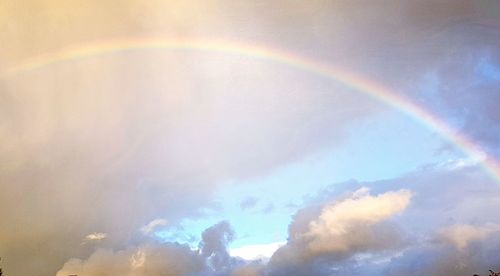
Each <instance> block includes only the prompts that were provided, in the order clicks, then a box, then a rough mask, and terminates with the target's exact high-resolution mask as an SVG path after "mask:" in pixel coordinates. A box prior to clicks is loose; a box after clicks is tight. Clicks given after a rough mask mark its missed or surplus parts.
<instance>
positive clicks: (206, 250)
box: [199, 221, 235, 272]
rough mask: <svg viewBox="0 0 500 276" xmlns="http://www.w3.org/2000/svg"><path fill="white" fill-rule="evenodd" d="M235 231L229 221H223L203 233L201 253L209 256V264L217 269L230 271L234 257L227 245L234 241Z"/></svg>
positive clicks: (206, 256)
mask: <svg viewBox="0 0 500 276" xmlns="http://www.w3.org/2000/svg"><path fill="white" fill-rule="evenodd" d="M234 235H235V234H234V232H233V230H232V229H231V226H230V225H229V223H228V222H227V221H221V222H219V223H217V224H215V225H213V226H211V227H209V228H207V229H206V230H205V231H203V233H202V234H201V242H200V245H199V247H200V253H201V255H202V256H203V257H205V258H207V260H208V263H209V265H210V266H211V268H212V269H214V270H215V271H220V272H224V271H230V269H231V268H232V265H233V264H232V258H231V256H230V255H229V252H228V250H227V245H228V244H229V243H230V242H232V241H233V239H234Z"/></svg>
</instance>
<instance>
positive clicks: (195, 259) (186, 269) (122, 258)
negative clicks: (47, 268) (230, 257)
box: [56, 244, 204, 276]
mask: <svg viewBox="0 0 500 276" xmlns="http://www.w3.org/2000/svg"><path fill="white" fill-rule="evenodd" d="M203 269H204V260H203V258H202V257H201V256H199V255H198V254H197V253H196V252H193V251H191V249H190V248H189V247H187V246H182V245H179V244H161V245H143V246H140V247H134V248H128V249H125V250H120V251H113V250H106V249H99V250H97V251H96V252H94V253H93V254H92V255H91V256H90V257H89V258H88V259H87V260H80V259H71V260H69V261H68V262H66V263H65V264H64V266H63V267H62V268H61V269H60V270H59V271H58V272H57V274H56V275H57V276H67V275H79V276H80V275H81V276H93V275H103V276H104V275H109V276H112V275H124V276H141V275H179V276H180V275H188V274H192V273H195V272H200V271H202V270H203Z"/></svg>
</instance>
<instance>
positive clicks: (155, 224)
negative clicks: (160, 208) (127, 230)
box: [140, 219, 167, 235]
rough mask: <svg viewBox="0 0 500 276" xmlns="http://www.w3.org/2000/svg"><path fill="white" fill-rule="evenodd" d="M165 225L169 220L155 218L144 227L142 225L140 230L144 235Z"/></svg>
mask: <svg viewBox="0 0 500 276" xmlns="http://www.w3.org/2000/svg"><path fill="white" fill-rule="evenodd" d="M165 225H167V220H166V219H154V220H152V221H150V222H149V223H148V224H146V225H144V226H143V227H141V229H140V230H141V232H142V233H143V234H144V235H149V234H151V232H153V230H155V229H156V228H157V227H159V226H165Z"/></svg>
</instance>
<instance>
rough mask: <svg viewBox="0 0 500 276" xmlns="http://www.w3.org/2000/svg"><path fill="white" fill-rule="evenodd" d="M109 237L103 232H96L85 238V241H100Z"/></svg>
mask: <svg viewBox="0 0 500 276" xmlns="http://www.w3.org/2000/svg"><path fill="white" fill-rule="evenodd" d="M107 236H108V234H106V233H102V232H94V233H92V234H88V235H87V236H85V239H84V241H100V240H102V239H105V238H106V237H107Z"/></svg>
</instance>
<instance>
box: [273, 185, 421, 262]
mask: <svg viewBox="0 0 500 276" xmlns="http://www.w3.org/2000/svg"><path fill="white" fill-rule="evenodd" d="M411 196H412V194H411V192H410V191H408V190H399V191H389V192H386V193H383V194H380V195H376V196H373V195H370V194H369V190H368V189H367V188H361V189H359V190H357V191H356V192H354V193H353V194H352V195H350V196H348V197H346V198H344V199H340V200H338V201H333V202H329V203H327V204H326V205H324V206H322V207H321V209H320V211H319V212H318V213H317V214H316V215H314V216H312V217H310V218H308V219H303V218H299V217H296V219H295V220H294V221H293V222H292V224H291V225H290V233H289V240H288V243H287V245H286V246H284V247H282V248H280V249H278V251H277V252H276V253H275V254H274V255H273V257H272V258H271V261H270V265H271V267H273V266H275V267H277V268H280V267H285V268H287V269H289V268H290V267H294V266H297V265H302V264H304V263H307V262H310V261H311V260H314V259H321V258H325V259H331V260H332V261H333V262H335V261H341V260H343V259H345V258H348V257H350V256H353V255H355V254H358V253H364V252H377V251H383V250H388V249H392V248H395V247H396V246H397V245H398V242H399V238H398V236H399V235H398V232H397V231H396V230H394V228H393V227H391V226H390V225H389V224H385V223H383V222H384V221H386V220H388V219H389V218H391V217H394V216H396V215H398V214H400V213H401V212H402V211H404V210H405V209H406V208H407V207H408V205H409V203H410V199H411Z"/></svg>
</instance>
